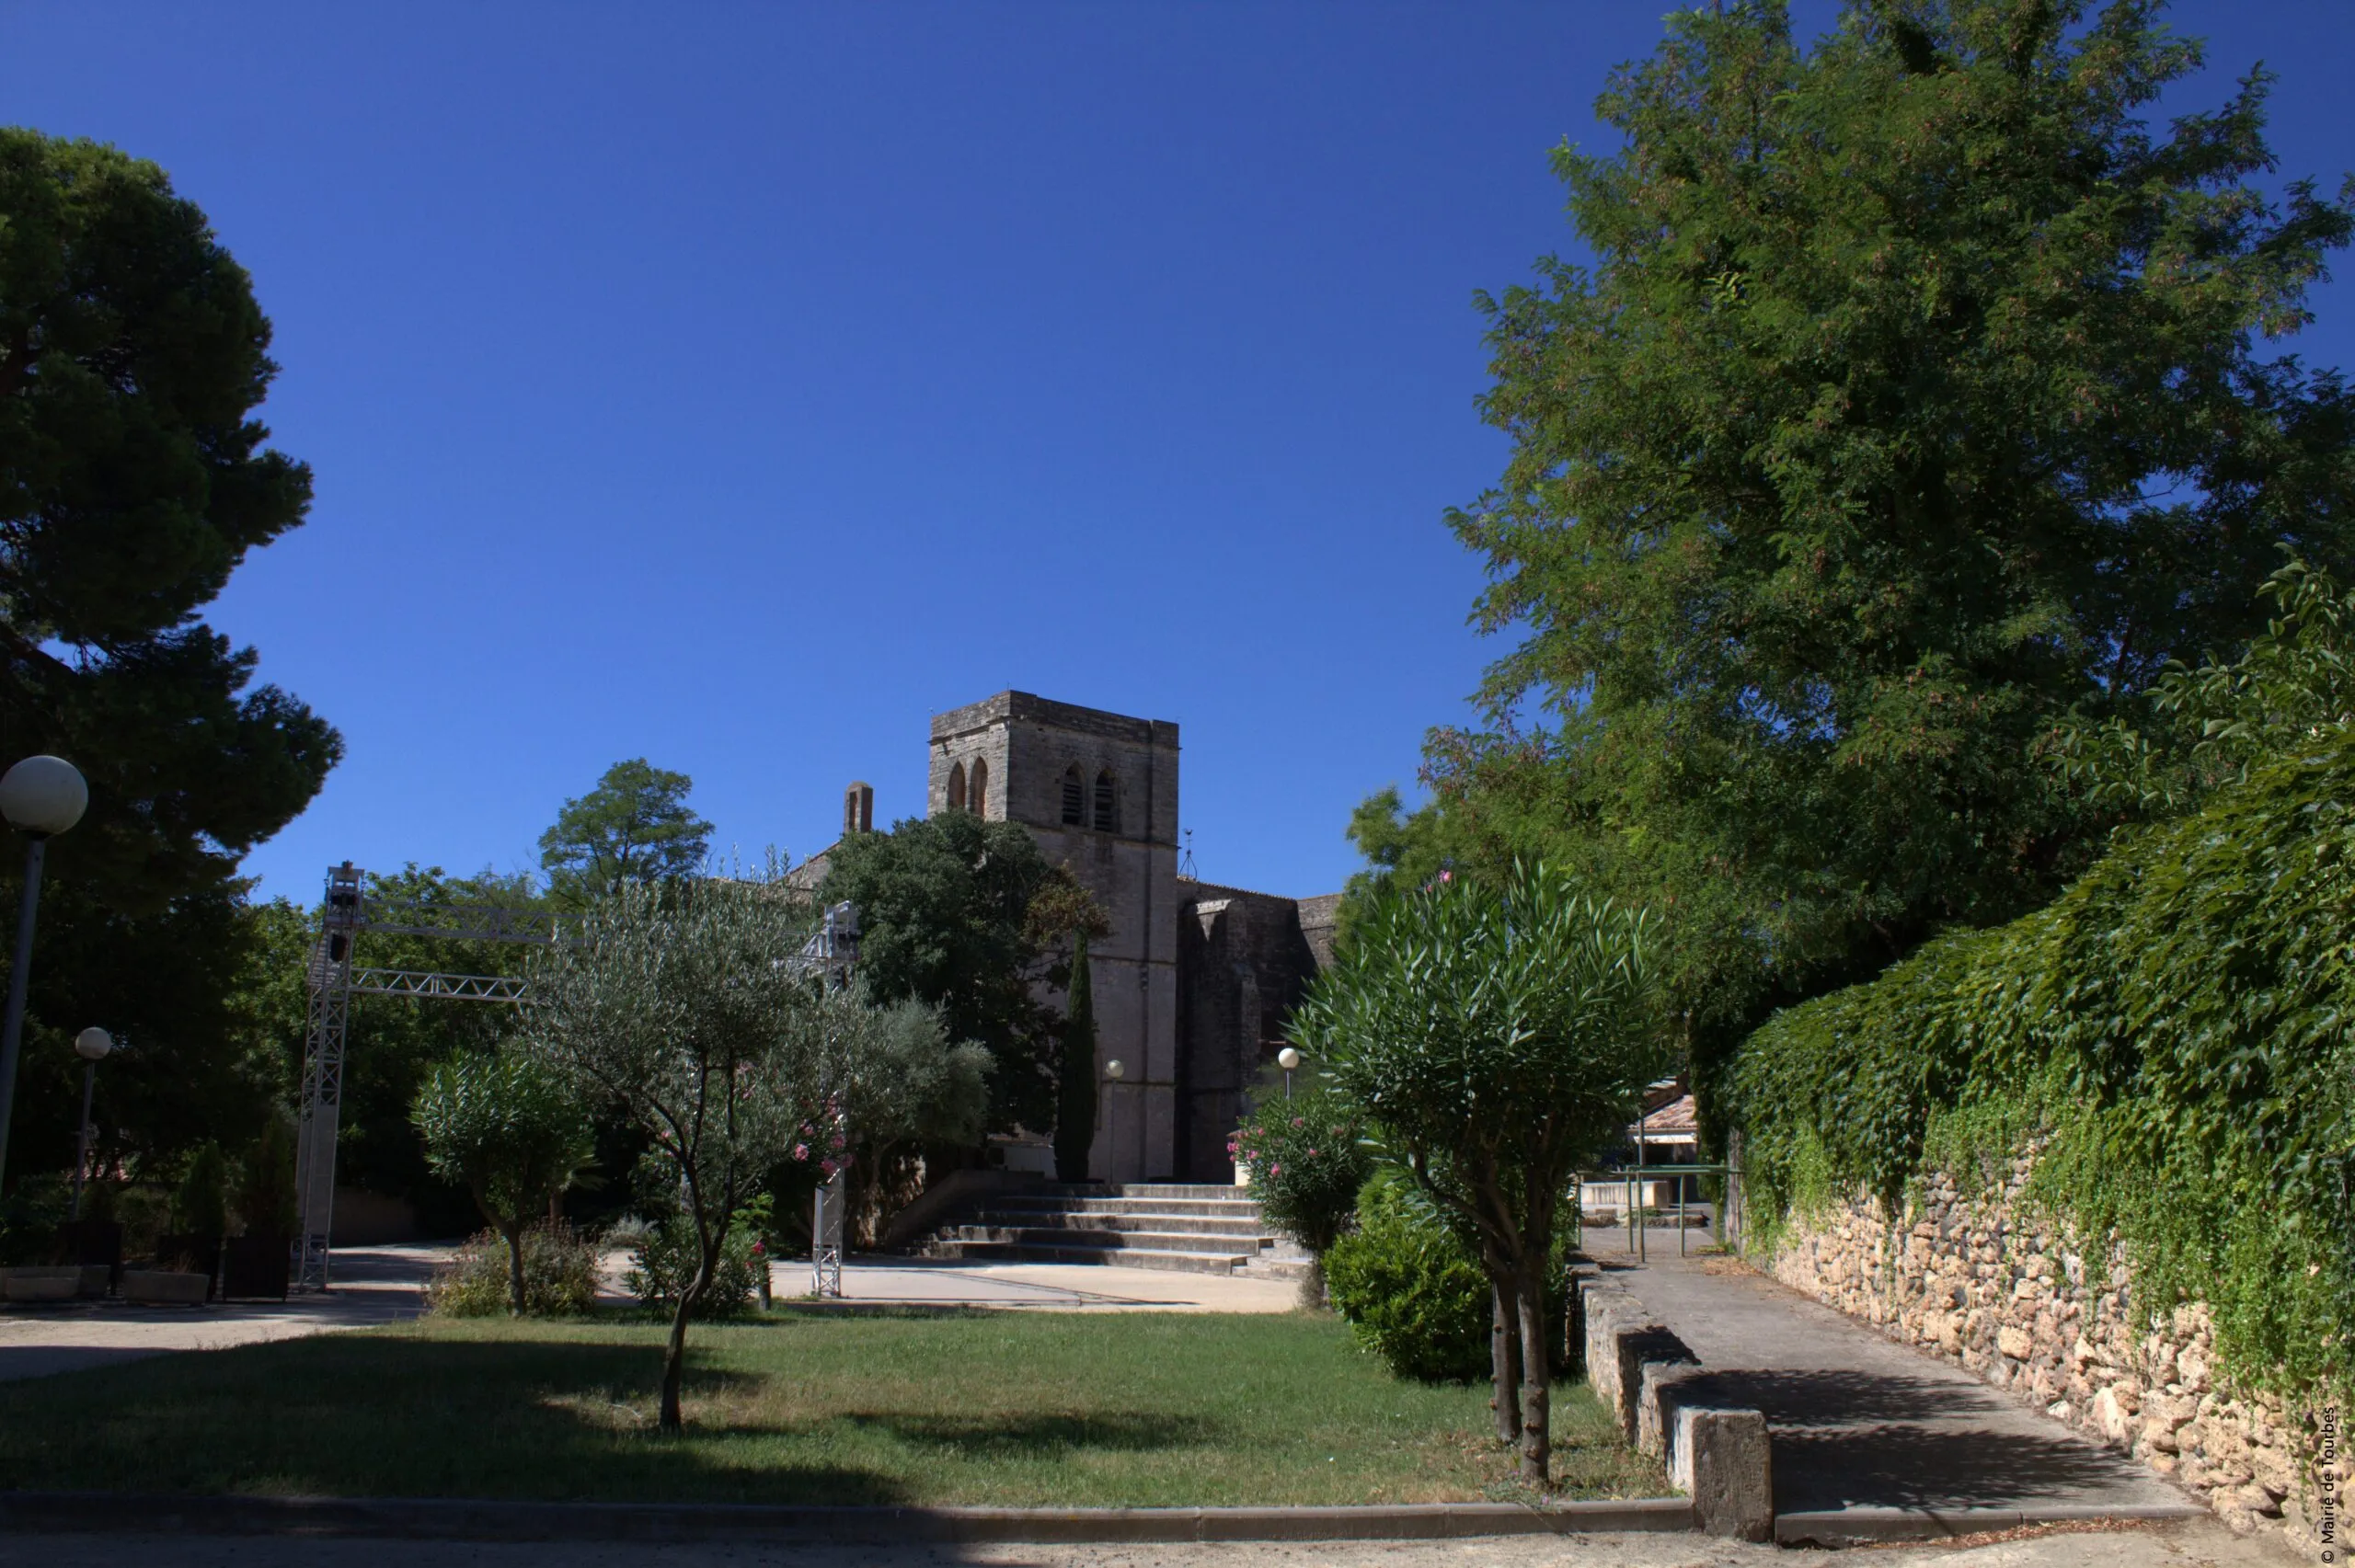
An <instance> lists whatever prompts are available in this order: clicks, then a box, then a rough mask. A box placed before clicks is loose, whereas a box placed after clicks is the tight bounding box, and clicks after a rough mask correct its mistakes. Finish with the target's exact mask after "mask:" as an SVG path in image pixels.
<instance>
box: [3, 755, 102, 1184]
mask: <svg viewBox="0 0 2355 1568" xmlns="http://www.w3.org/2000/svg"><path fill="white" fill-rule="evenodd" d="M89 805H90V786H89V784H86V782H84V780H83V778H82V770H80V769H79V768H76V767H75V765H74V764H73V763H71V762H69V761H66V760H65V759H64V758H63V757H49V756H40V757H28V758H26V759H25V760H24V761H21V762H18V763H17V765H16V766H15V767H13V768H10V769H9V770H8V771H7V772H6V773H0V817H5V818H7V819H8V825H9V826H10V827H12V828H14V829H16V830H17V831H18V832H20V833H22V834H24V835H25V838H26V844H25V892H24V901H23V902H22V903H21V904H20V905H19V906H18V907H17V961H16V962H15V963H13V964H11V965H10V966H8V1018H7V1023H6V1024H5V1025H0V1175H6V1173H7V1169H8V1118H9V1116H10V1114H11V1113H13V1112H14V1111H15V1110H16V1108H17V1047H18V1046H19V1045H21V1044H22V1043H23V1041H24V1036H25V981H26V979H27V977H28V976H29V974H30V972H31V970H32V967H33V917H34V916H35V915H37V914H39V913H40V868H41V863H42V861H43V860H44V859H45V858H46V857H47V854H48V850H49V841H50V840H51V839H52V838H53V837H55V836H56V835H57V834H59V833H62V832H63V831H65V830H67V829H68V828H71V827H72V826H74V824H75V823H76V822H79V821H80V820H81V819H82V813H83V812H84V811H86V810H87V809H88V808H89Z"/></svg>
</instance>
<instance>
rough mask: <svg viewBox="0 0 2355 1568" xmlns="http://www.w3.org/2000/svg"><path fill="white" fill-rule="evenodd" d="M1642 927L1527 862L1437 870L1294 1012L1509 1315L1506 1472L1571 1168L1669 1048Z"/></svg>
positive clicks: (1354, 943)
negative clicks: (1497, 876) (1490, 877)
mask: <svg viewBox="0 0 2355 1568" xmlns="http://www.w3.org/2000/svg"><path fill="white" fill-rule="evenodd" d="M1650 924H1651V922H1650V921H1649V919H1648V917H1647V916H1646V915H1644V914H1643V913H1640V912H1638V911H1635V910H1627V909H1624V908H1621V907H1618V906H1615V905H1614V904H1612V903H1610V902H1609V901H1607V900H1603V899H1598V898H1593V897H1592V896H1591V895H1590V894H1588V893H1587V892H1585V891H1584V890H1582V889H1581V888H1580V887H1579V886H1578V885H1577V884H1576V883H1574V882H1573V881H1571V880H1570V879H1569V878H1568V877H1566V876H1562V875H1561V874H1559V873H1557V872H1555V871H1552V870H1550V869H1548V868H1547V867H1545V866H1544V865H1529V866H1522V867H1519V868H1516V869H1515V871H1514V872H1513V873H1512V874H1511V876H1508V877H1506V878H1505V879H1503V881H1502V882H1501V883H1500V884H1499V885H1498V886H1496V887H1489V886H1488V885H1487V884H1485V883H1482V882H1478V881H1475V880H1472V879H1469V878H1463V877H1454V878H1449V879H1444V880H1441V881H1438V882H1434V883H1433V884H1431V885H1430V886H1429V887H1424V888H1423V889H1421V890H1419V891H1417V892H1413V893H1407V894H1401V895H1395V896H1392V897H1390V898H1385V899H1384V900H1382V901H1380V902H1378V903H1377V904H1376V905H1375V906H1374V908H1373V909H1372V910H1370V911H1368V912H1367V914H1366V915H1365V916H1364V918H1363V919H1362V921H1361V923H1360V924H1359V926H1358V928H1357V929H1356V930H1355V931H1353V932H1352V933H1351V934H1350V939H1349V940H1348V941H1347V942H1346V943H1344V944H1341V946H1340V948H1339V950H1338V954H1337V956H1336V958H1335V961H1334V963H1333V965H1332V967H1330V968H1328V969H1327V970H1326V972H1325V973H1324V974H1322V975H1320V976H1319V977H1318V978H1317V980H1316V983H1315V985H1314V986H1313V987H1311V988H1310V990H1309V994H1308V996H1307V998H1306V999H1305V1001H1304V1002H1303V1003H1302V1005H1301V1007H1300V1009H1299V1011H1298V1012H1297V1013H1295V1014H1294V1016H1293V1019H1292V1032H1293V1036H1294V1037H1295V1038H1296V1039H1298V1040H1299V1041H1300V1043H1301V1044H1302V1045H1303V1047H1305V1048H1306V1050H1307V1052H1308V1054H1309V1055H1310V1056H1311V1057H1312V1058H1313V1059H1316V1060H1318V1061H1319V1062H1321V1063H1322V1064H1324V1066H1325V1069H1326V1070H1327V1075H1328V1076H1329V1078H1330V1081H1331V1082H1332V1083H1333V1086H1334V1088H1335V1089H1336V1090H1337V1091H1338V1093H1339V1094H1340V1095H1341V1096H1343V1097H1344V1098H1345V1099H1346V1100H1348V1101H1349V1102H1350V1103H1351V1104H1352V1105H1353V1106H1354V1107H1355V1109H1356V1111H1357V1112H1358V1114H1359V1115H1361V1116H1363V1118H1364V1120H1365V1123H1366V1126H1367V1128H1368V1131H1369V1133H1370V1134H1371V1136H1372V1137H1373V1139H1375V1140H1376V1141H1377V1142H1378V1143H1379V1144H1380V1145H1381V1147H1382V1148H1383V1150H1384V1151H1385V1153H1386V1154H1387V1155H1388V1157H1389V1158H1390V1159H1391V1160H1392V1161H1394V1162H1396V1163H1398V1164H1399V1165H1401V1166H1403V1167H1405V1168H1406V1169H1407V1171H1409V1172H1411V1173H1413V1176H1414V1178H1415V1180H1416V1182H1417V1183H1418V1184H1419V1185H1420V1186H1421V1187H1422V1189H1423V1190H1424V1191H1425V1192H1427V1193H1428V1194H1429V1195H1430V1198H1431V1199H1432V1201H1433V1202H1434V1203H1435V1204H1437V1205H1438V1206H1439V1207H1440V1209H1441V1211H1442V1213H1444V1214H1445V1215H1446V1216H1447V1218H1448V1222H1449V1223H1450V1224H1451V1225H1455V1226H1460V1227H1461V1228H1462V1232H1463V1234H1464V1235H1465V1237H1467V1238H1468V1239H1469V1240H1470V1241H1471V1242H1473V1245H1474V1249H1475V1252H1476V1256H1477V1257H1478V1259H1479V1262H1480V1267H1481V1270H1482V1272H1483V1273H1484V1274H1485V1275H1486V1276H1488V1283H1489V1285H1490V1286H1491V1287H1492V1288H1493V1289H1494V1290H1495V1292H1496V1298H1497V1301H1498V1303H1499V1309H1500V1310H1502V1311H1503V1313H1504V1318H1505V1323H1506V1325H1507V1326H1508V1328H1509V1330H1510V1337H1509V1339H1508V1341H1507V1346H1506V1347H1505V1353H1503V1354H1500V1355H1499V1356H1498V1357H1497V1358H1496V1362H1495V1370H1496V1378H1497V1388H1496V1397H1497V1408H1498V1411H1499V1414H1500V1415H1507V1416H1509V1415H1510V1413H1511V1412H1512V1410H1513V1408H1514V1402H1513V1392H1512V1390H1511V1387H1510V1386H1509V1385H1510V1383H1511V1382H1513V1381H1516V1380H1517V1381H1518V1382H1519V1385H1520V1402H1519V1407H1518V1409H1519V1417H1520V1419H1519V1428H1520V1430H1519V1436H1520V1437H1521V1440H1522V1474H1523V1476H1524V1477H1525V1478H1526V1479H1528V1480H1529V1481H1531V1482H1535V1483H1543V1482H1544V1481H1545V1475H1546V1466H1547V1458H1546V1455H1547V1401H1548V1389H1549V1386H1550V1383H1551V1369H1550V1365H1549V1358H1548V1356H1547V1345H1548V1334H1547V1333H1546V1331H1545V1324H1546V1322H1547V1321H1548V1319H1549V1317H1550V1315H1551V1310H1550V1306H1549V1293H1550V1288H1551V1285H1552V1281H1553V1275H1554V1269H1553V1266H1552V1260H1553V1255H1554V1250H1555V1244H1556V1242H1557V1221H1558V1220H1559V1219H1560V1216H1561V1212H1562V1209H1563V1207H1564V1204H1565V1201H1566V1197H1567V1194H1568V1187H1569V1184H1570V1180H1571V1177H1572V1175H1573V1173H1575V1172H1576V1171H1577V1170H1578V1169H1579V1168H1580V1166H1581V1165H1583V1164H1585V1163H1587V1162H1591V1161H1592V1160H1593V1159H1594V1157H1595V1155H1596V1154H1597V1153H1598V1152H1599V1151H1600V1150H1602V1149H1603V1146H1604V1144H1605V1143H1607V1142H1608V1141H1609V1140H1610V1139H1612V1137H1613V1136H1614V1135H1615V1134H1616V1133H1617V1132H1618V1130H1619V1129H1620V1128H1621V1127H1625V1126H1626V1122H1627V1120H1628V1118H1629V1117H1630V1116H1632V1115H1633V1113H1634V1111H1635V1108H1636V1107H1637V1104H1639V1103H1640V1097H1641V1095H1642V1093H1643V1091H1644V1088H1645V1086H1646V1085H1647V1084H1648V1083H1649V1082H1652V1081H1653V1080H1654V1079H1656V1078H1658V1077H1659V1076H1660V1072H1661V1070H1662V1069H1663V1068H1664V1067H1665V1066H1666V1065H1667V1064H1668V1061H1669V1050H1668V1042H1667V1039H1666V1037H1665V1036H1664V1032H1663V1031H1662V1029H1661V1027H1660V1018H1659V1016H1658V1013H1657V1003H1656V997H1655V990H1654V981H1653V979H1652V975H1651V972H1650V969H1649V967H1648V952H1647V948H1648V929H1649V926H1650ZM1516 1362H1518V1367H1519V1375H1518V1378H1517V1379H1516V1378H1515V1377H1514V1375H1513V1369H1514V1367H1515V1363H1516Z"/></svg>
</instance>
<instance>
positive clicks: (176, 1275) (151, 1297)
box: [122, 1268, 213, 1307]
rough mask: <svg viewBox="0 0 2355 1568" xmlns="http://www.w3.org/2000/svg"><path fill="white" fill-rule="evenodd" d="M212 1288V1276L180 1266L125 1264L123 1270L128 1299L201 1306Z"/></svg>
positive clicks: (125, 1292)
mask: <svg viewBox="0 0 2355 1568" xmlns="http://www.w3.org/2000/svg"><path fill="white" fill-rule="evenodd" d="M212 1291H213V1276H211V1275H209V1274H184V1273H182V1272H180V1271H179V1270H178V1269H169V1268H126V1269H124V1270H123V1271H122V1299H124V1300H126V1301H151V1302H156V1303H159V1304H163V1305H167V1306H186V1307H201V1306H202V1305H203V1304H204V1299H205V1297H207V1296H208V1295H210V1294H212Z"/></svg>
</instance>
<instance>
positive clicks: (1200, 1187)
mask: <svg viewBox="0 0 2355 1568" xmlns="http://www.w3.org/2000/svg"><path fill="white" fill-rule="evenodd" d="M1120 1193H1121V1195H1122V1196H1126V1197H1196V1198H1223V1199H1226V1200H1228V1201H1230V1202H1241V1203H1249V1202H1251V1201H1252V1198H1251V1189H1250V1188H1249V1187H1238V1186H1235V1185H1234V1184H1232V1183H1219V1182H1123V1183H1121V1184H1120Z"/></svg>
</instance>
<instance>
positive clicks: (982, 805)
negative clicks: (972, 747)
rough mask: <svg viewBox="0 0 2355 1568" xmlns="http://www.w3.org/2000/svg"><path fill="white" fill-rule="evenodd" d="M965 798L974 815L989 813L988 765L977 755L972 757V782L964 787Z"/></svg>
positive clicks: (984, 815) (980, 815)
mask: <svg viewBox="0 0 2355 1568" xmlns="http://www.w3.org/2000/svg"><path fill="white" fill-rule="evenodd" d="M965 799H966V800H967V801H968V802H969V803H971V806H972V808H973V815H974V816H976V817H987V816H988V815H989V814H990V765H989V763H987V762H986V761H982V759H981V758H979V757H976V758H974V759H973V773H972V783H971V784H970V785H968V786H967V788H966V791H965Z"/></svg>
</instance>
